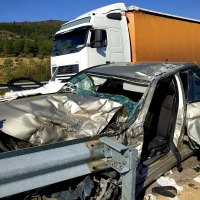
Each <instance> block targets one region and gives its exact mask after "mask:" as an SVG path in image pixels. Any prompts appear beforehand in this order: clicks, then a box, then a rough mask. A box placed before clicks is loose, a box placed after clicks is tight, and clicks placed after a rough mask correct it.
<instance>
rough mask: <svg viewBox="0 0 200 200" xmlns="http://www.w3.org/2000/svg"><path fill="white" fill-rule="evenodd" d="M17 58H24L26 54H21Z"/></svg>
mask: <svg viewBox="0 0 200 200" xmlns="http://www.w3.org/2000/svg"><path fill="white" fill-rule="evenodd" d="M18 57H19V58H22V57H26V54H24V53H21V54H19V55H18Z"/></svg>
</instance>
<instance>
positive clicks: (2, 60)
mask: <svg viewBox="0 0 200 200" xmlns="http://www.w3.org/2000/svg"><path fill="white" fill-rule="evenodd" d="M6 59H11V60H12V61H13V64H16V62H15V59H16V57H5V58H1V57H0V65H3V63H4V61H5V60H6ZM20 59H21V60H23V61H24V62H29V60H30V59H33V60H34V61H36V62H39V61H40V60H41V59H39V58H37V57H34V58H26V57H24V58H18V60H20ZM47 59H48V58H44V60H47Z"/></svg>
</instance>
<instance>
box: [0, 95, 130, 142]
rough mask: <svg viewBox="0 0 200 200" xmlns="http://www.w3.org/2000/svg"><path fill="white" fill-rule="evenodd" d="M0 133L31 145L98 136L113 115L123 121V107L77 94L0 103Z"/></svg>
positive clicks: (124, 111) (125, 117)
mask: <svg viewBox="0 0 200 200" xmlns="http://www.w3.org/2000/svg"><path fill="white" fill-rule="evenodd" d="M0 110H1V114H0V120H4V123H3V124H2V131H3V132H4V133H6V134H9V135H11V136H13V137H16V138H19V139H21V140H25V141H29V142H31V143H32V144H33V145H41V144H48V143H52V142H57V141H63V140H71V139H75V138H82V137H87V136H94V135H97V134H99V133H100V132H101V131H102V130H103V129H104V128H105V126H106V125H107V124H108V123H109V121H110V120H111V118H112V117H113V116H114V115H115V114H116V115H117V116H116V118H117V119H118V120H119V121H122V122H123V121H125V120H126V119H127V113H126V110H125V109H124V107H123V105H121V104H120V103H117V102H114V101H111V100H109V99H102V98H97V97H90V96H86V95H81V94H66V93H65V94H57V95H48V96H36V97H30V98H26V99H19V100H15V101H11V102H8V103H4V104H0Z"/></svg>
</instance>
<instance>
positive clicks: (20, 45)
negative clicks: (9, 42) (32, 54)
mask: <svg viewBox="0 0 200 200" xmlns="http://www.w3.org/2000/svg"><path fill="white" fill-rule="evenodd" d="M23 49H24V40H15V41H14V42H13V53H14V54H15V55H16V56H18V55H19V54H22V53H23Z"/></svg>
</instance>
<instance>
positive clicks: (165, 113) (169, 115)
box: [148, 80, 176, 157]
mask: <svg viewBox="0 0 200 200" xmlns="http://www.w3.org/2000/svg"><path fill="white" fill-rule="evenodd" d="M175 103H176V96H175V85H174V82H173V80H172V81H171V83H170V84H169V86H168V89H167V92H166V95H165V97H164V99H163V101H162V104H161V108H160V112H159V116H158V121H157V127H156V129H155V130H156V134H155V137H154V138H153V139H152V140H151V141H150V142H149V145H148V151H149V157H153V156H155V155H156V154H157V153H159V152H160V153H162V152H163V151H164V150H165V149H166V147H167V146H168V144H169V143H168V141H169V137H170V131H171V129H172V124H173V114H174V110H175V109H174V108H175ZM149 134H151V133H149Z"/></svg>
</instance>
